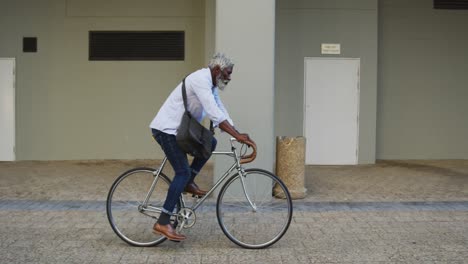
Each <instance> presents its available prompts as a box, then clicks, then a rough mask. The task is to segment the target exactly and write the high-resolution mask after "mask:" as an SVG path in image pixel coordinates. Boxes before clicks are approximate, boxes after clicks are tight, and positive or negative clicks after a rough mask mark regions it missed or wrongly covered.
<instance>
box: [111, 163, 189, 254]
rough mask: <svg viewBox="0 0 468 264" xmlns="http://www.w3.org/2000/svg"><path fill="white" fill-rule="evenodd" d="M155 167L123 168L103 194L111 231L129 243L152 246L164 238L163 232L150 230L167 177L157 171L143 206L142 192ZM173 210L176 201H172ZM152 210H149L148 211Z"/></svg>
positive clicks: (147, 185)
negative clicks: (145, 205) (145, 203)
mask: <svg viewBox="0 0 468 264" xmlns="http://www.w3.org/2000/svg"><path fill="white" fill-rule="evenodd" d="M155 175H156V170H154V169H152V168H135V169H132V170H129V171H126V172H125V173H123V174H122V175H121V176H119V177H118V178H117V180H115V182H114V184H113V185H112V187H111V189H110V191H109V195H108V196H107V218H108V219H109V223H110V225H111V227H112V229H113V230H114V232H115V233H116V234H117V235H118V236H119V237H120V238H121V239H122V240H124V241H125V242H127V243H128V244H130V245H133V246H140V247H144V246H154V245H157V244H159V243H161V242H163V241H165V240H166V238H165V237H164V236H160V235H155V234H153V232H152V228H153V225H154V223H155V222H156V221H157V219H158V218H159V215H160V210H159V212H156V211H157V210H154V209H155V208H157V209H161V208H162V206H163V203H164V201H165V199H166V195H167V190H168V189H169V185H170V184H171V180H169V178H168V177H167V176H166V175H164V174H163V173H161V174H159V176H158V180H157V183H156V185H155V188H154V190H153V191H152V192H151V195H150V198H149V201H148V204H147V208H143V207H144V205H143V203H144V201H145V198H146V195H147V194H148V193H149V191H150V189H151V185H152V183H153V181H154V179H155ZM176 209H177V211H178V210H179V209H180V203H179V202H178V203H177V205H176ZM149 210H152V211H149Z"/></svg>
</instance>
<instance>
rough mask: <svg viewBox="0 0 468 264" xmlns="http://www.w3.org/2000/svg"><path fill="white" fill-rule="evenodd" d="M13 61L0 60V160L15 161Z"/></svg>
mask: <svg viewBox="0 0 468 264" xmlns="http://www.w3.org/2000/svg"><path fill="white" fill-rule="evenodd" d="M14 85H15V59H10V58H8V59H5V58H0V160H1V161H12V160H15V88H14Z"/></svg>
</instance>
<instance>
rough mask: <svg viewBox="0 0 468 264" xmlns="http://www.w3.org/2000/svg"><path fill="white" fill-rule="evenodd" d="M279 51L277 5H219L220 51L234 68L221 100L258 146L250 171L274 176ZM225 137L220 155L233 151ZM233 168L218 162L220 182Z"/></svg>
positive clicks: (263, 1) (268, 1)
mask: <svg viewBox="0 0 468 264" xmlns="http://www.w3.org/2000/svg"><path fill="white" fill-rule="evenodd" d="M274 48H275V1H274V0H255V1H251V0H235V1H232V0H216V36H215V49H216V51H218V52H223V53H225V54H226V55H227V56H229V57H231V58H232V59H233V60H234V63H235V66H234V71H233V74H232V76H231V78H232V81H231V82H230V83H229V85H228V86H227V87H226V89H225V91H224V92H220V96H221V98H222V100H223V102H224V104H225V105H226V108H227V109H228V111H229V114H230V115H231V117H232V119H233V120H234V125H235V127H236V128H237V129H238V130H239V131H240V132H242V133H248V134H249V135H250V137H251V138H252V139H253V140H254V141H255V142H256V143H257V147H258V154H257V159H256V160H255V161H254V162H253V163H251V164H247V165H246V167H258V168H263V169H266V170H269V171H273V168H274V162H275V138H274V57H275V52H274ZM220 134H221V135H220ZM220 134H218V135H217V138H218V147H217V150H219V151H221V150H229V147H230V146H229V142H228V139H229V138H230V136H229V135H227V133H220ZM230 164H232V162H231V159H230V158H226V157H221V156H217V157H215V163H214V173H215V180H216V179H218V178H219V177H220V176H222V173H223V172H224V171H225V170H226V169H227V168H228V167H229V166H230Z"/></svg>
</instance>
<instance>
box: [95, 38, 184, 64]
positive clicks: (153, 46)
mask: <svg viewBox="0 0 468 264" xmlns="http://www.w3.org/2000/svg"><path fill="white" fill-rule="evenodd" d="M184 51H185V33H184V31H90V32H89V60H158V61H161V60H164V61H173V60H184V57H185V52H184Z"/></svg>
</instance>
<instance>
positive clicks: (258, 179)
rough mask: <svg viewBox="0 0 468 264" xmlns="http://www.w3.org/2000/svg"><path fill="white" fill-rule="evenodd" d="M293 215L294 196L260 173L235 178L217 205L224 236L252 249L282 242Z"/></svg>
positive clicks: (276, 180) (270, 176)
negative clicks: (292, 199)
mask: <svg viewBox="0 0 468 264" xmlns="http://www.w3.org/2000/svg"><path fill="white" fill-rule="evenodd" d="M241 177H242V179H243V182H244V184H242V179H241ZM243 186H245V188H244V187H243ZM273 189H274V191H273ZM249 200H250V201H249ZM292 212H293V207H292V201H291V196H290V195H289V191H288V189H287V188H286V186H285V185H284V183H283V182H282V181H281V180H280V179H279V178H278V177H277V176H275V175H274V174H272V173H270V172H268V171H265V170H260V169H247V170H245V175H244V176H242V175H240V174H236V175H234V176H232V177H231V178H230V179H229V180H228V181H227V182H226V183H225V184H224V186H223V188H222V189H221V191H220V193H219V195H218V202H217V205H216V215H217V217H218V223H219V225H220V226H221V229H222V230H223V232H224V234H225V235H226V236H227V237H228V238H229V239H230V240H231V241H232V242H234V243H236V244H237V245H239V246H241V247H244V248H251V249H259V248H265V247H268V246H271V245H273V244H274V243H276V242H277V241H279V240H280V239H281V237H282V236H283V235H284V234H285V233H286V231H287V230H288V227H289V224H290V223H291V218H292Z"/></svg>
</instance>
